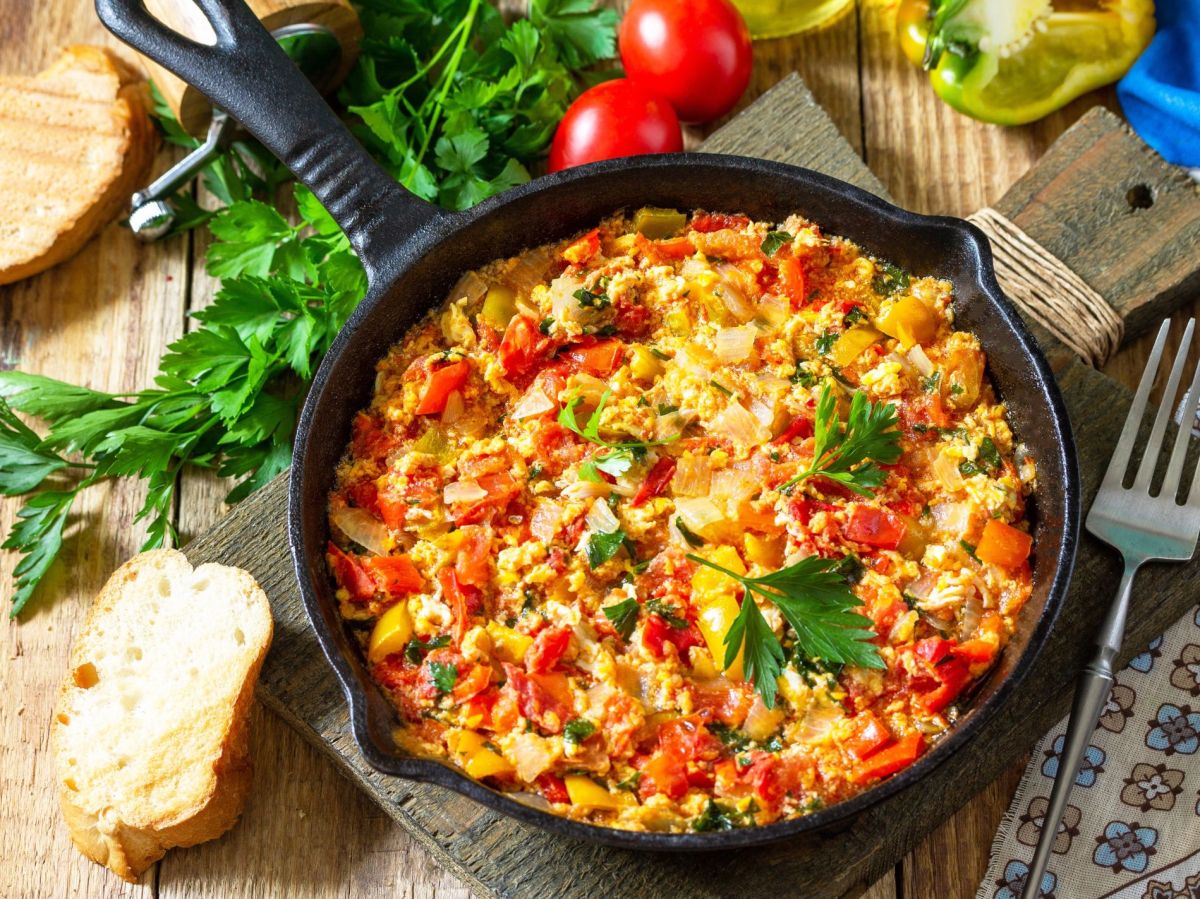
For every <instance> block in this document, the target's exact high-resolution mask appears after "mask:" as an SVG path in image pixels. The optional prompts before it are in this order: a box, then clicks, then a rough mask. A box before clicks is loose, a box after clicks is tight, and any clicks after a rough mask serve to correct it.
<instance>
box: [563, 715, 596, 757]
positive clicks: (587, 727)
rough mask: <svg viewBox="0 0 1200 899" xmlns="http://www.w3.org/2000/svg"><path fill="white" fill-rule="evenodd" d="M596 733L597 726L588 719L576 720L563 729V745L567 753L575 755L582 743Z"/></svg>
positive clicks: (569, 722)
mask: <svg viewBox="0 0 1200 899" xmlns="http://www.w3.org/2000/svg"><path fill="white" fill-rule="evenodd" d="M595 732H596V725H595V724H594V723H592V722H591V721H588V720H587V718H575V719H574V720H572V721H568V722H567V723H566V726H565V727H563V743H564V744H565V746H566V749H567V752H568V753H570V754H572V755H574V754H575V752H576V750H578V749H579V746H580V744H581V743H583V741H584V740H586V739H587V738H588V737H590V736H591V735H592V734H594V733H595Z"/></svg>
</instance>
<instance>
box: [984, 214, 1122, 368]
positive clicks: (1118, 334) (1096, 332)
mask: <svg viewBox="0 0 1200 899" xmlns="http://www.w3.org/2000/svg"><path fill="white" fill-rule="evenodd" d="M968 220H969V221H970V222H971V223H972V224H974V225H975V226H976V227H978V228H979V229H980V230H981V231H983V233H984V234H986V235H987V237H988V240H989V241H990V242H991V245H992V256H993V257H994V259H995V264H996V280H997V281H999V282H1000V286H1001V287H1002V288H1003V289H1004V292H1005V293H1006V294H1007V295H1008V296H1009V298H1011V299H1012V300H1013V302H1015V303H1016V304H1017V305H1018V306H1019V307H1020V308H1021V311H1022V312H1025V313H1026V314H1028V315H1029V316H1030V317H1031V318H1032V319H1034V321H1036V322H1037V323H1038V324H1040V325H1041V326H1042V327H1044V328H1045V329H1046V330H1047V331H1049V332H1050V333H1051V334H1053V335H1054V336H1055V337H1057V338H1058V339H1059V340H1060V341H1062V343H1064V344H1065V345H1066V346H1068V347H1070V348H1071V349H1072V350H1074V351H1075V352H1076V353H1077V354H1078V355H1079V356H1080V357H1081V358H1082V359H1083V360H1084V361H1085V362H1087V363H1089V364H1090V365H1092V366H1094V367H1096V368H1099V367H1100V366H1102V365H1103V364H1104V363H1105V362H1107V361H1108V359H1109V358H1110V357H1111V356H1112V354H1113V353H1115V352H1116V351H1117V349H1118V348H1119V347H1120V346H1121V338H1122V337H1123V336H1124V333H1125V325H1124V323H1123V322H1122V321H1121V318H1120V316H1118V315H1117V313H1116V312H1115V311H1113V308H1112V307H1111V306H1110V305H1108V302H1107V301H1106V300H1105V299H1104V297H1102V296H1100V294H1098V293H1097V292H1096V291H1095V290H1093V289H1092V288H1091V287H1090V286H1089V285H1088V284H1087V282H1085V281H1084V280H1083V279H1082V278H1080V277H1079V276H1078V275H1077V274H1075V273H1074V272H1073V271H1071V269H1069V268H1068V267H1067V266H1066V265H1065V264H1064V263H1063V262H1062V261H1061V260H1060V259H1058V258H1057V257H1056V256H1054V255H1053V254H1052V253H1050V252H1049V251H1048V250H1047V249H1046V248H1045V247H1043V246H1042V245H1041V244H1039V243H1038V242H1037V241H1036V240H1034V239H1033V238H1032V237H1030V236H1029V235H1028V234H1026V233H1025V232H1024V231H1022V230H1021V229H1020V228H1019V227H1018V226H1017V225H1016V224H1014V223H1013V222H1012V221H1011V220H1010V219H1008V218H1006V217H1005V216H1004V215H1002V214H1000V213H999V212H997V211H996V210H995V209H992V208H991V207H990V206H985V207H984V208H983V209H980V210H979V211H978V212H976V213H973V214H972V215H970V216H968Z"/></svg>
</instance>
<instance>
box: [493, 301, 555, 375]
mask: <svg viewBox="0 0 1200 899" xmlns="http://www.w3.org/2000/svg"><path fill="white" fill-rule="evenodd" d="M549 348H550V341H549V340H547V339H546V338H545V337H543V336H542V332H541V331H539V330H538V326H537V323H536V322H535V321H533V320H532V319H530V318H527V317H526V316H524V315H514V316H513V318H512V321H510V322H509V323H508V327H507V328H506V329H505V331H504V339H503V340H501V341H500V367H501V368H503V369H504V373H505V375H507V376H508V377H509V378H513V377H521V376H524V375H528V374H531V373H532V371H533V369H534V368H535V367H537V365H538V364H539V363H540V362H542V361H543V359H544V358H545V356H546V352H547V351H548V350H549Z"/></svg>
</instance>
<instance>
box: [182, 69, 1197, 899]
mask: <svg viewBox="0 0 1200 899" xmlns="http://www.w3.org/2000/svg"><path fill="white" fill-rule="evenodd" d="M702 149H703V150H704V151H708V152H721V153H737V154H741V155H749V156H760V157H763V158H768V159H775V160H779V161H782V162H789V163H793V164H796V165H803V166H807V167H809V168H813V169H816V170H818V171H822V172H825V173H827V174H830V175H833V176H835V177H838V178H841V179H843V180H845V181H849V182H851V183H853V184H857V185H858V186H860V187H863V188H865V189H866V190H869V191H872V192H873V193H876V194H879V195H880V196H886V192H885V190H884V188H883V186H882V185H881V184H880V183H879V181H878V179H876V178H875V176H874V175H873V174H872V173H871V172H870V171H869V170H868V169H867V168H866V166H865V165H864V164H863V162H862V161H861V160H860V159H859V158H858V157H857V156H856V155H855V153H854V151H853V150H852V149H851V148H850V146H849V144H847V143H846V141H845V140H844V139H843V138H842V136H841V135H840V134H839V133H838V131H837V129H836V128H835V127H834V125H833V123H832V122H831V121H830V119H829V118H828V116H826V115H825V113H824V112H823V111H822V110H821V109H820V107H819V106H817V105H816V103H815V102H814V100H813V98H812V96H811V94H809V92H808V90H807V88H805V87H804V85H803V84H802V83H801V82H800V80H799V78H797V77H795V76H792V77H790V78H788V79H786V80H784V81H783V82H781V83H780V84H779V85H778V86H777V87H775V88H774V89H772V90H771V91H770V92H768V93H767V94H765V95H764V96H763V97H762V98H760V99H759V101H758V102H757V103H755V104H754V105H753V106H751V107H749V108H748V109H747V110H746V111H745V112H744V113H742V115H740V116H739V117H738V118H736V119H735V120H734V121H732V122H731V123H730V124H729V125H727V126H726V127H725V128H723V129H721V130H720V131H718V132H717V133H715V134H714V135H713V136H712V137H711V138H710V139H709V140H708V141H707V142H706V143H705V144H704V146H703V148H702ZM1147 201H1149V205H1148V206H1147ZM996 208H997V209H999V210H1000V211H1001V212H1002V213H1004V214H1005V215H1006V216H1008V217H1009V218H1010V219H1012V220H1013V221H1015V222H1016V223H1017V224H1018V225H1020V226H1021V227H1022V228H1023V229H1024V230H1025V231H1026V232H1027V233H1029V234H1030V235H1032V236H1033V237H1034V238H1035V239H1036V240H1038V241H1039V242H1041V243H1042V244H1043V245H1044V246H1046V247H1047V248H1048V249H1050V250H1051V251H1053V252H1054V253H1056V254H1057V255H1058V256H1059V257H1060V258H1062V259H1063V260H1064V261H1066V262H1067V263H1068V264H1069V265H1070V266H1071V267H1072V268H1073V269H1074V270H1075V271H1076V272H1077V273H1078V274H1079V275H1080V276H1081V277H1083V278H1084V279H1085V280H1087V281H1088V282H1089V283H1090V284H1091V285H1092V286H1093V287H1094V288H1096V289H1097V290H1099V291H1100V292H1101V293H1102V294H1103V295H1104V296H1105V297H1106V298H1107V299H1108V300H1109V302H1110V303H1111V304H1112V306H1113V308H1114V309H1116V310H1117V312H1118V313H1119V314H1120V315H1121V316H1122V318H1123V319H1124V320H1125V321H1126V325H1127V333H1126V338H1127V339H1128V338H1130V337H1132V336H1134V335H1136V333H1138V332H1139V331H1141V330H1144V329H1145V328H1146V327H1147V326H1148V325H1150V324H1153V323H1155V322H1157V320H1158V319H1160V318H1161V317H1162V316H1164V315H1166V314H1167V313H1168V312H1169V311H1170V310H1172V309H1174V308H1175V307H1177V306H1178V305H1179V304H1180V303H1181V302H1182V301H1183V300H1184V299H1185V298H1186V297H1187V296H1188V294H1189V293H1193V292H1194V291H1195V289H1196V288H1197V287H1198V286H1200V194H1198V193H1197V188H1196V186H1195V185H1194V184H1193V183H1192V182H1190V181H1189V180H1188V179H1187V178H1186V177H1185V176H1184V175H1183V174H1182V173H1181V172H1180V171H1179V170H1177V169H1174V168H1172V167H1170V166H1167V165H1166V164H1165V163H1163V162H1162V160H1161V159H1159V158H1158V157H1157V156H1156V155H1154V154H1153V153H1152V152H1151V151H1150V150H1149V149H1147V148H1146V147H1145V145H1144V144H1142V143H1141V142H1140V141H1139V140H1138V139H1137V138H1136V137H1134V136H1133V135H1132V134H1130V133H1129V132H1128V130H1127V129H1126V128H1125V127H1124V126H1123V125H1122V124H1121V123H1120V121H1119V120H1118V119H1117V118H1116V117H1115V116H1113V115H1112V114H1111V113H1108V112H1105V111H1103V110H1101V109H1096V110H1093V111H1092V112H1091V113H1089V114H1088V115H1086V116H1084V117H1083V119H1081V120H1080V122H1079V123H1078V124H1077V125H1076V126H1075V127H1074V128H1072V129H1071V130H1070V131H1068V132H1067V133H1066V134H1064V135H1063V136H1062V137H1061V138H1060V139H1059V140H1058V141H1057V142H1056V143H1055V144H1054V145H1053V146H1052V147H1051V149H1050V151H1049V152H1048V153H1047V155H1046V156H1045V157H1044V158H1043V159H1042V160H1041V161H1040V162H1039V163H1038V164H1037V165H1036V166H1035V167H1034V168H1033V169H1031V170H1030V172H1029V173H1028V174H1027V175H1026V176H1025V177H1023V178H1022V179H1021V180H1020V181H1019V182H1017V183H1016V184H1015V185H1013V187H1012V188H1011V189H1010V190H1009V191H1008V193H1006V194H1005V195H1004V197H1003V198H1002V199H1001V200H1000V201H999V202H998V203H997V204H996ZM1035 330H1037V333H1038V337H1039V340H1040V341H1041V342H1042V345H1043V348H1044V349H1045V350H1046V352H1047V355H1048V356H1049V358H1050V359H1051V363H1052V365H1053V367H1054V369H1055V372H1056V375H1057V377H1058V379H1059V383H1060V384H1061V386H1062V388H1063V392H1064V395H1065V397H1066V399H1067V405H1068V407H1069V411H1070V415H1071V419H1072V422H1073V425H1074V429H1075V434H1076V439H1077V441H1078V444H1079V450H1080V464H1081V469H1082V473H1083V481H1084V491H1085V502H1086V501H1090V498H1091V496H1092V495H1093V493H1094V491H1095V488H1096V486H1097V484H1098V483H1099V480H1100V476H1101V474H1102V472H1103V470H1104V467H1105V466H1106V465H1107V460H1108V454H1109V452H1110V449H1111V447H1112V445H1113V444H1114V443H1115V440H1116V435H1117V433H1118V432H1119V430H1120V426H1121V423H1122V421H1123V420H1124V416H1125V413H1126V411H1127V409H1128V406H1129V394H1128V392H1127V391H1126V390H1125V389H1124V388H1122V387H1121V386H1119V385H1118V384H1117V383H1116V382H1115V381H1113V380H1111V379H1109V378H1107V377H1105V376H1104V375H1101V374H1099V373H1098V372H1096V371H1094V370H1093V369H1091V368H1088V367H1087V366H1085V365H1084V364H1083V363H1081V362H1080V361H1079V360H1078V359H1076V358H1075V357H1074V356H1073V355H1072V354H1071V353H1070V352H1069V351H1067V350H1066V349H1065V348H1064V347H1062V345H1061V344H1058V343H1057V342H1056V341H1055V340H1054V338H1052V337H1050V336H1049V335H1048V334H1046V333H1045V332H1044V331H1041V330H1039V329H1035ZM286 493H287V485H286V475H283V476H281V477H279V478H277V479H276V480H275V481H274V482H272V483H271V484H270V485H269V486H267V487H266V488H264V489H263V490H262V491H260V492H259V493H257V494H255V495H254V496H253V497H251V498H250V499H249V500H247V501H245V502H244V503H242V504H241V505H239V506H238V507H237V508H235V509H234V510H233V512H231V513H230V514H229V515H228V516H227V517H226V518H225V519H223V520H222V521H221V522H220V523H219V524H218V525H217V526H216V527H215V528H214V529H212V530H211V531H209V532H208V533H206V534H205V535H203V536H201V537H199V538H198V539H196V540H195V541H193V542H192V543H191V544H189V545H188V546H187V547H185V551H186V553H187V555H188V556H189V558H190V559H191V560H192V561H193V562H194V563H196V564H199V563H201V562H206V561H219V562H223V563H226V564H232V565H239V566H241V567H243V568H246V569H248V570H249V571H251V572H252V573H253V574H254V576H255V577H257V578H258V580H259V582H260V583H261V584H262V586H263V588H264V589H265V590H266V592H267V595H268V596H269V597H270V599H271V604H272V608H273V611H274V614H275V642H274V645H273V646H272V648H271V652H270V654H269V656H268V658H267V662H266V665H265V667H264V668H263V672H262V679H261V682H260V684H259V691H258V696H259V698H260V699H261V700H262V702H263V703H264V704H265V705H266V706H267V707H269V708H271V709H272V710H274V711H275V712H277V713H278V714H279V715H281V716H282V717H283V718H284V719H285V720H286V721H288V722H289V723H290V724H291V725H292V726H293V727H295V728H296V729H297V730H298V731H300V733H301V734H303V735H304V736H305V738H306V739H308V740H309V741H311V742H312V743H313V744H314V745H316V746H317V747H318V748H319V749H321V751H322V752H324V753H325V754H326V755H328V756H329V758H330V759H331V761H333V763H334V764H335V765H337V767H338V768H339V770H341V771H342V773H344V774H345V775H346V777H347V778H349V780H350V781H351V782H352V783H354V784H355V785H356V786H357V787H359V788H360V789H362V790H364V791H365V792H366V793H367V794H368V795H369V796H370V797H371V798H372V799H374V800H375V802H377V803H378V804H379V805H380V807H381V808H382V809H383V810H384V811H385V812H387V814H389V815H390V816H391V817H393V818H394V819H395V820H396V822H397V823H398V824H400V826H402V827H404V828H405V830H407V831H408V832H409V833H410V834H412V836H413V837H414V838H416V839H417V840H418V841H419V842H420V843H421V844H422V845H424V846H425V847H426V848H427V849H428V850H429V851H430V852H431V853H432V854H433V855H434V856H435V857H436V858H437V859H438V860H439V861H440V862H441V863H442V864H443V865H445V866H446V867H447V868H449V869H450V870H451V871H453V872H454V873H455V874H456V875H457V876H458V877H460V878H462V879H463V880H464V881H465V882H466V883H467V884H468V885H469V886H470V887H471V889H472V890H473V891H475V892H476V893H478V894H479V895H481V896H532V897H568V896H578V897H592V896H596V895H604V896H608V897H625V896H629V897H635V896H636V897H643V896H659V895H668V896H672V897H685V896H731V895H742V896H760V895H762V896H766V895H770V896H805V897H821V896H842V895H846V894H851V895H852V894H854V893H856V892H857V891H858V889H860V888H861V887H863V886H865V885H867V884H870V883H871V882H873V881H874V880H875V879H877V878H878V877H879V876H880V875H881V874H882V873H883V872H884V871H886V870H887V869H888V868H891V867H892V866H893V865H894V864H895V863H896V862H897V860H899V859H900V858H901V857H902V856H903V855H904V854H905V853H906V852H907V851H908V850H909V849H910V848H911V847H912V846H913V845H915V844H916V843H917V842H918V841H919V840H920V839H921V838H922V837H923V836H924V835H925V834H926V833H927V832H928V831H929V830H930V829H931V828H932V827H934V826H935V825H936V824H938V823H939V822H941V821H943V820H944V819H945V818H947V817H948V816H949V815H950V814H951V813H952V812H953V811H954V810H955V809H957V808H958V807H959V806H960V805H962V804H964V803H965V802H966V801H967V800H968V799H970V798H971V797H972V796H973V795H974V794H975V793H976V792H978V791H979V790H980V789H982V788H983V787H984V786H985V785H987V784H988V783H990V782H991V781H992V780H993V779H994V778H995V777H996V776H997V775H998V774H1000V772H1001V771H1003V770H1004V769H1005V767H1006V766H1007V765H1008V764H1009V763H1010V762H1011V761H1012V759H1013V758H1014V757H1016V756H1017V755H1018V754H1020V753H1022V752H1025V751H1027V750H1028V749H1029V748H1030V747H1031V746H1032V745H1033V743H1034V742H1035V741H1036V740H1037V739H1038V738H1039V737H1040V736H1041V735H1042V734H1043V733H1044V732H1045V731H1046V730H1047V729H1048V728H1049V727H1050V726H1051V725H1052V724H1053V723H1054V722H1055V721H1056V720H1057V719H1058V718H1059V717H1060V716H1061V715H1062V714H1064V713H1065V711H1066V709H1067V707H1068V705H1069V687H1070V683H1071V680H1072V677H1073V675H1074V673H1075V672H1076V671H1078V669H1079V668H1080V667H1081V665H1082V664H1083V661H1084V660H1085V657H1086V655H1087V654H1088V648H1087V647H1088V642H1089V639H1090V635H1091V634H1092V632H1093V630H1094V628H1095V625H1096V623H1097V620H1098V616H1099V614H1100V611H1099V610H1100V609H1102V608H1103V607H1104V605H1105V604H1106V603H1107V602H1108V599H1109V596H1110V592H1111V589H1112V586H1113V585H1114V584H1115V583H1116V578H1117V575H1118V573H1119V569H1118V563H1117V559H1116V557H1115V556H1114V555H1113V554H1112V553H1111V552H1109V551H1108V550H1107V549H1105V548H1104V547H1103V546H1101V545H1100V544H1099V543H1098V542H1097V541H1095V540H1092V539H1091V538H1088V537H1085V538H1084V540H1083V543H1082V546H1081V549H1080V553H1079V560H1078V564H1077V567H1076V574H1075V578H1074V581H1073V583H1072V587H1071V591H1070V595H1069V597H1068V599H1067V601H1066V603H1065V605H1064V608H1063V611H1062V613H1061V616H1060V622H1059V626H1058V627H1057V628H1056V630H1055V632H1054V634H1052V635H1051V637H1050V638H1049V640H1048V642H1047V644H1046V647H1045V650H1044V652H1043V654H1042V655H1041V657H1040V658H1039V660H1038V662H1037V664H1036V665H1035V666H1034V668H1033V670H1032V671H1031V672H1030V673H1029V675H1028V676H1027V678H1026V680H1025V681H1024V683H1023V684H1022V685H1021V687H1020V689H1019V690H1018V691H1017V693H1016V694H1014V695H1013V696H1012V698H1011V700H1010V701H1009V702H1008V704H1007V705H1006V707H1005V709H1004V710H1002V711H1001V712H1000V713H999V714H997V715H996V716H995V718H994V719H993V720H992V721H991V722H990V723H988V725H987V726H986V727H985V728H984V729H983V730H981V731H980V732H979V733H978V735H977V736H976V738H975V739H974V740H973V741H972V742H971V743H970V744H968V745H967V746H966V747H964V749H963V750H961V751H960V752H959V753H957V754H956V755H955V756H954V757H952V758H950V759H948V760H946V762H944V763H943V764H942V766H941V767H939V768H938V769H937V770H935V771H934V772H933V773H932V774H931V775H930V776H929V777H928V778H926V779H925V780H924V781H923V782H922V783H921V784H920V785H919V786H918V787H916V788H914V789H912V790H909V791H906V792H904V793H901V794H900V795H898V796H895V797H893V798H891V799H889V800H888V801H886V802H884V803H881V804H878V805H876V806H874V807H873V808H871V809H869V810H868V811H867V812H865V813H864V814H863V815H862V816H861V817H859V818H858V819H857V820H856V821H854V822H853V823H851V824H850V825H848V826H846V827H845V829H843V830H841V831H840V832H838V833H836V834H831V835H824V836H820V837H808V838H804V839H802V840H797V841H793V842H790V843H784V844H778V845H774V846H768V847H763V848H760V849H747V850H741V851H738V852H736V853H713V854H705V855H673V854H649V853H637V852H632V851H628V850H618V849H608V848H604V847H600V846H594V845H590V844H586V843H581V842H575V841H572V840H566V839H563V838H561V837H556V836H552V835H550V834H547V833H544V832H542V831H540V830H534V829H531V828H528V827H526V826H524V825H521V824H517V823H516V822H514V821H512V820H510V819H508V818H506V817H504V816H502V815H498V814H496V813H494V812H491V811H489V810H487V809H484V808H482V807H480V806H478V805H476V804H475V803H473V802H471V801H470V800H468V799H465V798H463V797H461V796H459V795H458V794H456V793H453V792H451V791H448V790H445V789H442V788H440V787H435V786H430V785H425V784H414V783H408V782H405V781H402V780H398V779H393V778H388V777H385V776H383V775H380V774H379V773H378V772H376V771H375V770H374V769H372V768H370V767H368V766H367V765H366V764H365V763H364V762H363V760H362V758H361V756H360V755H359V752H358V750H357V748H356V747H355V745H354V742H353V740H352V738H351V736H350V730H349V722H348V718H347V715H346V706H345V702H344V700H343V697H342V694H341V691H340V688H339V687H338V684H337V682H336V680H335V678H334V676H333V673H332V671H331V670H330V669H329V667H328V666H327V664H326V663H325V660H324V658H323V657H322V655H321V651H320V649H319V647H318V646H317V643H316V639H315V637H314V636H313V634H312V632H311V630H310V628H309V624H308V619H307V617H306V616H305V613H304V609H303V607H302V605H301V602H300V597H299V594H298V592H297V591H296V589H295V584H294V581H293V575H292V568H291V557H290V554H289V551H288V543H287V535H286V532H285V519H286V509H287V498H286ZM1198 599H1200V562H1196V561H1194V562H1192V563H1191V564H1190V565H1188V566H1173V567H1172V566H1161V565H1160V566H1151V567H1148V568H1146V569H1144V572H1143V574H1142V575H1141V576H1140V577H1139V581H1138V589H1137V591H1136V595H1135V597H1134V602H1133V611H1132V614H1131V617H1130V625H1129V634H1128V637H1127V640H1126V646H1127V651H1126V656H1131V655H1132V654H1134V653H1135V652H1137V651H1139V650H1140V649H1141V648H1142V647H1143V646H1144V644H1145V643H1146V642H1147V641H1148V640H1150V639H1151V638H1153V637H1154V636H1155V635H1156V634H1157V633H1159V632H1161V631H1162V630H1163V629H1164V628H1165V627H1166V626H1167V625H1169V624H1170V623H1171V622H1173V621H1174V620H1176V619H1177V618H1178V617H1179V616H1180V615H1182V614H1183V613H1184V612H1185V611H1186V610H1187V609H1188V608H1189V607H1190V606H1191V605H1192V604H1194V603H1195V602H1196V601H1197V600H1198ZM280 851H293V849H292V848H290V847H281V849H280ZM296 851H299V850H296Z"/></svg>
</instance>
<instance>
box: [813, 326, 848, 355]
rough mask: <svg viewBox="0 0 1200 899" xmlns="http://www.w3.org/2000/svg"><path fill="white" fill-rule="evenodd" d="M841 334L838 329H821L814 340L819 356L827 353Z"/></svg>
mask: <svg viewBox="0 0 1200 899" xmlns="http://www.w3.org/2000/svg"><path fill="white" fill-rule="evenodd" d="M841 336H842V335H841V332H840V331H822V332H821V335H820V336H819V337H818V338H817V341H816V349H817V354H818V355H821V356H824V355H827V354H828V353H829V351H830V350H832V349H833V345H834V344H835V343H837V339H838V338H839V337H841Z"/></svg>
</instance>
